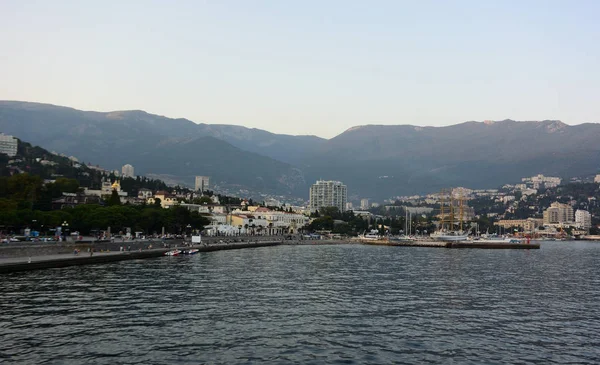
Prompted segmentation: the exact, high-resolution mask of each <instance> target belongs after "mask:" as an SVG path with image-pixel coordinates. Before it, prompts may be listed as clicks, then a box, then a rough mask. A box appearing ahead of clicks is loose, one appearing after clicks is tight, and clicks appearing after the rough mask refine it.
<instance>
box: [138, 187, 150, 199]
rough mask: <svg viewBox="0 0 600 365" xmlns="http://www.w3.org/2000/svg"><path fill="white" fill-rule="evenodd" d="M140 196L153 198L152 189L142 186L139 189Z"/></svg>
mask: <svg viewBox="0 0 600 365" xmlns="http://www.w3.org/2000/svg"><path fill="white" fill-rule="evenodd" d="M138 198H140V199H144V200H147V199H148V198H152V190H150V189H146V188H141V189H140V190H138Z"/></svg>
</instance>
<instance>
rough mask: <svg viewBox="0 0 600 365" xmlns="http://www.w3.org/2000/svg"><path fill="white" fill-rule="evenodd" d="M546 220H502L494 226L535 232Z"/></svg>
mask: <svg viewBox="0 0 600 365" xmlns="http://www.w3.org/2000/svg"><path fill="white" fill-rule="evenodd" d="M543 223H544V220H543V219H539V218H527V219H501V220H499V221H498V222H495V223H494V225H495V226H498V227H502V228H504V229H508V228H522V229H523V230H524V231H525V232H533V231H534V230H535V229H536V228H538V227H540V226H541V225H543Z"/></svg>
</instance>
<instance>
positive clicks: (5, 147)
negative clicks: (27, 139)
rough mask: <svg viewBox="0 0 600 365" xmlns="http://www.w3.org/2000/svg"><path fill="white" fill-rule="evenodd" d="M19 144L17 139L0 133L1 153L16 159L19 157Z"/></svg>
mask: <svg viewBox="0 0 600 365" xmlns="http://www.w3.org/2000/svg"><path fill="white" fill-rule="evenodd" d="M18 144H19V142H18V139H16V138H15V137H13V136H9V135H6V134H4V133H0V153H5V154H7V155H8V156H9V157H14V156H16V155H17V148H18Z"/></svg>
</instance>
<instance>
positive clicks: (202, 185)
mask: <svg viewBox="0 0 600 365" xmlns="http://www.w3.org/2000/svg"><path fill="white" fill-rule="evenodd" d="M209 180H210V178H209V177H208V176H196V183H195V184H194V188H195V190H196V191H199V192H201V193H202V192H204V191H206V190H208V182H209Z"/></svg>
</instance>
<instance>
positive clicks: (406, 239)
mask: <svg viewBox="0 0 600 365" xmlns="http://www.w3.org/2000/svg"><path fill="white" fill-rule="evenodd" d="M415 240H416V238H415V237H411V236H394V237H390V242H411V241H415Z"/></svg>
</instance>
